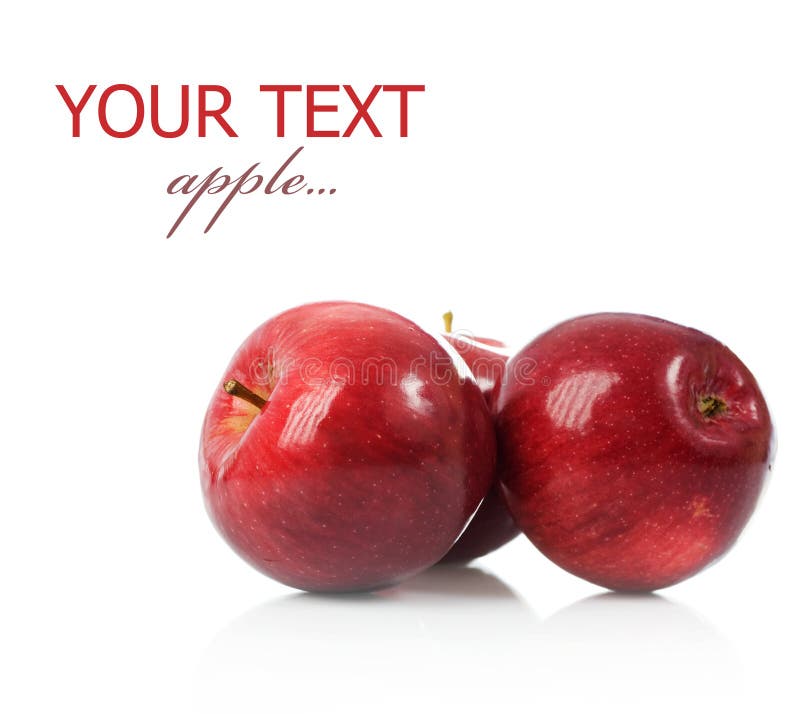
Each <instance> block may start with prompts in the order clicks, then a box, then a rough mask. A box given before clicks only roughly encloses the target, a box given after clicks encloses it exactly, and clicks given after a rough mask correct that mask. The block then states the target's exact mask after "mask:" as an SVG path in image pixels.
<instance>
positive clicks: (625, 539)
mask: <svg viewBox="0 0 800 714" xmlns="http://www.w3.org/2000/svg"><path fill="white" fill-rule="evenodd" d="M521 360H527V361H528V364H531V363H535V364H536V367H535V370H534V371H533V376H534V379H535V383H534V384H530V383H528V382H527V381H524V380H521V379H515V378H514V376H513V375H514V374H515V373H516V372H517V371H518V370H517V368H516V365H517V364H519V363H520V361H521ZM531 361H532V362H531ZM507 370H508V371H509V377H508V379H507V380H506V382H505V384H504V385H503V386H502V387H501V388H498V390H497V392H498V397H497V411H498V417H497V432H498V448H499V469H500V475H501V481H502V484H503V489H504V493H505V496H506V500H507V502H508V505H509V508H510V509H511V512H512V514H513V516H514V518H515V520H516V522H517V523H518V525H519V526H520V527H521V528H522V531H523V532H524V533H525V534H526V535H527V536H528V538H530V540H531V541H532V542H533V543H534V545H536V546H537V547H538V548H539V549H540V550H541V551H542V552H543V553H544V554H545V555H546V556H547V557H548V558H550V559H551V560H553V561H554V562H555V563H557V564H558V565H560V566H561V567H563V568H565V569H566V570H568V571H569V572H571V573H574V574H575V575H578V576H580V577H582V578H585V579H586V580H589V581H591V582H593V583H596V584H598V585H602V586H604V587H607V588H611V589H616V590H633V591H637V590H639V591H641V590H645V591H646V590H655V589H658V588H663V587H666V586H668V585H672V584H674V583H677V582H679V581H681V580H683V579H685V578H688V577H689V576H691V575H693V574H695V573H697V572H698V571H699V570H701V569H702V568H704V567H705V566H707V565H708V564H709V563H711V562H712V561H714V560H716V559H717V558H719V557H720V556H722V555H723V554H724V553H725V552H726V551H727V550H728V549H729V548H730V547H731V546H732V545H733V543H734V542H735V540H736V538H737V537H738V535H739V534H740V533H741V531H742V529H743V527H744V526H745V524H746V522H747V520H748V519H749V517H750V515H751V514H752V512H753V509H754V507H755V505H756V501H757V499H758V496H759V493H760V492H761V490H762V487H763V484H764V481H765V477H766V475H767V472H768V470H769V469H770V468H771V460H772V451H773V448H772V444H773V438H772V424H771V420H770V415H769V412H768V410H767V405H766V403H765V401H764V397H763V396H762V394H761V391H760V390H759V387H758V385H757V383H756V381H755V379H754V378H753V375H752V374H751V373H750V372H749V371H748V369H747V368H746V367H745V366H744V365H743V364H742V362H741V361H740V360H739V359H738V358H737V357H736V356H735V355H734V354H733V353H732V352H731V351H730V350H729V349H728V348H727V347H725V346H724V345H722V344H721V343H720V342H718V341H717V340H715V339H713V338H712V337H709V336H708V335H706V334H703V333H701V332H699V331H697V330H693V329H690V328H686V327H682V326H679V325H676V324H673V323H670V322H666V321H664V320H660V319H657V318H653V317H647V316H642V315H629V314H598V315H588V316H585V317H579V318H576V319H574V320H569V321H567V322H564V323H562V324H560V325H558V326H556V327H554V328H553V329H551V330H550V331H548V332H546V333H544V334H543V335H541V336H540V337H538V338H536V339H535V340H533V341H532V342H531V343H530V344H528V345H527V346H526V347H525V348H524V349H522V350H521V351H520V352H519V353H518V354H517V355H515V356H514V357H513V358H512V359H511V360H510V362H509V364H508V365H507ZM523 382H524V383H523ZM709 394H713V395H716V396H718V397H720V398H721V399H723V400H724V402H725V403H726V404H727V407H728V408H727V410H726V411H725V412H724V413H719V414H717V415H716V416H714V417H707V416H704V415H703V413H702V412H701V411H700V408H699V406H698V399H699V397H701V396H704V395H709Z"/></svg>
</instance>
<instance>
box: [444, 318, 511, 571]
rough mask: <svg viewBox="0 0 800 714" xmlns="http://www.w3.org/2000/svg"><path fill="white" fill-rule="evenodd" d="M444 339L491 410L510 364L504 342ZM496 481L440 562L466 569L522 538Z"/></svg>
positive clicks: (457, 337) (458, 336)
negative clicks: (477, 559)
mask: <svg viewBox="0 0 800 714" xmlns="http://www.w3.org/2000/svg"><path fill="white" fill-rule="evenodd" d="M443 337H444V338H445V339H446V340H447V341H448V342H449V343H450V344H451V345H452V346H453V347H454V348H455V350H456V351H457V352H458V353H459V354H460V355H461V357H462V358H463V359H464V361H465V362H466V363H467V366H468V367H469V368H470V371H471V372H472V374H473V376H474V377H475V379H476V381H477V383H478V386H479V387H480V388H481V392H482V393H483V397H484V399H485V400H486V403H487V405H488V406H489V410H490V411H491V410H492V406H493V402H494V396H493V395H494V388H495V385H496V384H497V383H498V382H499V381H500V380H501V379H502V377H503V373H504V372H505V366H506V362H507V361H508V350H507V348H506V346H505V344H503V343H502V342H499V341H498V340H495V339H492V338H486V337H471V336H465V335H463V334H460V333H457V332H456V333H450V332H448V333H445V334H444V335H443ZM519 532H520V531H519V528H517V525H516V523H514V519H513V518H512V517H511V513H510V512H509V510H508V507H507V506H506V502H505V498H504V497H503V493H502V490H501V488H500V481H499V480H498V479H497V478H495V480H494V482H493V483H492V487H491V489H489V493H488V494H487V495H486V498H484V499H483V503H481V505H480V507H479V508H478V510H477V512H476V513H475V515H474V516H473V518H472V520H471V521H470V522H469V525H468V526H467V529H466V530H465V531H464V532H463V533H462V534H461V536H460V537H459V539H458V540H457V541H456V542H455V544H454V545H453V547H452V548H451V549H450V550H449V551H448V552H447V555H445V556H444V558H442V559H441V560H440V561H439V562H440V563H442V564H444V565H463V564H465V563H469V562H470V561H471V560H475V558H481V557H483V556H484V555H488V554H489V553H491V552H492V551H495V550H497V549H498V548H500V547H502V546H504V545H505V544H506V543H508V542H509V541H511V540H513V539H514V538H516V537H517V536H518V535H519Z"/></svg>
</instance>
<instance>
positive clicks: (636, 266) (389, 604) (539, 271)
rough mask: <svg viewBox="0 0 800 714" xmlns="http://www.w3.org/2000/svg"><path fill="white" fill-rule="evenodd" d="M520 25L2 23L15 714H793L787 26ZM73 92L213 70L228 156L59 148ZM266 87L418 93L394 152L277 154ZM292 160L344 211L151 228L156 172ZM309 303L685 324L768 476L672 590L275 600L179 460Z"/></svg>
mask: <svg viewBox="0 0 800 714" xmlns="http://www.w3.org/2000/svg"><path fill="white" fill-rule="evenodd" d="M504 5H507V7H505V9H504V7H503V6H504ZM526 6H529V7H530V9H529V10H528V13H527V16H524V17H522V16H519V17H518V16H515V14H514V13H515V11H516V10H515V8H517V7H518V5H517V4H511V3H508V4H501V5H498V6H496V7H495V6H488V5H485V4H474V5H473V4H469V3H462V4H459V5H458V6H456V5H452V6H451V9H449V10H444V9H441V10H437V9H436V8H435V4H433V3H430V2H426V3H415V2H407V3H403V4H401V5H395V6H391V7H388V6H386V7H384V6H381V5H374V4H373V5H369V6H366V5H364V6H361V7H355V6H354V7H353V8H350V9H346V8H345V7H344V6H343V5H342V4H339V3H333V4H332V3H324V4H323V3H303V4H302V5H295V6H292V5H289V6H287V5H285V4H283V5H281V6H280V7H278V6H275V7H273V6H271V5H268V4H265V3H262V4H261V5H260V6H259V8H260V10H259V12H258V13H257V14H255V15H254V14H252V13H253V10H252V9H248V8H252V5H251V4H249V3H248V4H245V3H239V4H237V3H227V4H226V5H224V6H222V5H219V4H212V3H191V4H178V3H157V4H153V5H152V6H149V5H148V4H147V3H139V4H137V5H136V6H135V7H132V8H126V9H125V10H124V15H123V10H121V9H120V10H110V9H109V6H108V5H105V4H103V5H98V6H97V7H92V6H91V5H89V4H87V3H80V2H75V3H66V4H63V3H58V4H56V3H39V4H36V5H24V4H19V3H18V4H16V5H14V6H13V7H11V9H6V11H5V16H4V22H3V28H2V30H0V33H2V42H0V59H2V62H3V66H4V67H5V71H4V82H3V92H4V98H3V112H2V113H1V114H0V122H2V124H1V125H0V128H2V134H0V136H1V137H2V138H0V141H2V147H1V148H2V156H3V162H4V167H3V171H2V172H1V173H0V191H2V196H3V209H2V214H1V215H2V218H1V219H0V220H2V225H3V239H2V242H1V243H0V299H1V300H2V303H1V304H2V306H3V308H2V309H3V325H4V333H5V337H4V340H3V343H4V348H3V350H2V353H0V361H1V362H2V365H1V366H2V375H3V380H4V387H3V397H4V398H3V401H2V407H1V409H2V413H0V420H1V422H0V428H1V429H2V434H3V440H2V444H3V466H2V469H3V476H4V478H3V483H4V489H3V498H2V499H0V543H2V550H3V553H2V559H3V572H4V578H3V580H4V585H3V590H2V609H1V610H0V623H1V629H0V633H2V636H0V657H2V663H0V664H1V666H2V670H1V671H2V672H3V675H4V676H3V680H4V682H3V685H2V687H0V706H2V709H3V710H4V711H11V712H26V711H33V712H52V711H80V712H109V711H114V712H125V711H132V712H133V711H135V712H142V711H159V712H161V711H164V712H175V711H183V710H187V711H214V712H220V711H231V712H233V711H236V712H249V711H301V712H320V711H325V712H327V711H348V712H374V711H400V710H404V711H408V710H413V711H433V710H436V709H439V710H448V711H451V710H452V711H484V710H488V711H492V712H501V711H504V710H507V709H508V710H510V709H511V708H512V707H513V709H514V711H517V710H522V709H526V710H527V709H531V710H533V709H534V707H535V706H537V705H541V704H545V705H546V707H545V710H547V711H571V710H574V711H578V710H594V711H615V712H627V711H631V712H633V711H637V712H638V711H642V710H652V711H670V710H675V709H679V710H681V711H705V710H713V711H723V710H724V711H729V712H736V711H753V710H754V709H755V708H758V709H759V710H763V711H767V710H769V711H776V712H780V711H796V710H797V707H798V704H800V701H798V695H797V687H796V662H797V641H798V637H800V626H798V618H797V614H796V613H797V606H796V592H797V586H798V575H797V543H798V536H797V516H796V504H797V503H798V500H800V486H799V485H798V480H797V478H796V474H797V473H798V469H799V468H800V463H798V452H797V446H796V442H797V439H796V433H797V429H798V417H797V409H796V404H797V403H798V398H800V395H799V394H798V379H797V355H798V337H797V317H796V306H797V303H798V300H797V298H798V289H797V276H796V272H797V260H796V248H795V246H796V243H797V238H798V229H800V214H799V213H798V210H797V206H798V196H799V194H798V190H799V189H800V172H798V159H800V138H798V137H800V130H798V127H800V93H798V79H800V76H799V75H800V43H798V42H797V37H798V36H800V17H799V16H798V8H797V5H796V4H795V3H791V2H733V3H732V2H724V3H723V2H718V3H712V2H671V3H641V2H603V3H597V2H583V3H580V2H564V3H528V4H527V5H526ZM117 12H118V13H119V17H118V19H112V17H111V16H112V15H114V14H115V13H117ZM90 82H96V83H98V84H100V85H101V87H102V86H104V85H107V84H111V83H117V82H131V83H133V84H135V85H136V86H138V87H140V88H144V89H146V87H147V86H148V85H149V84H150V83H151V82H158V83H160V85H161V86H162V87H163V88H165V89H166V88H169V87H172V88H176V87H177V85H178V84H180V83H181V82H189V83H193V84H196V83H202V82H205V83H222V84H225V85H226V86H228V87H229V88H230V89H231V91H232V93H233V95H234V105H233V107H232V109H231V115H230V116H231V118H232V119H234V120H235V125H236V128H237V130H238V131H239V133H240V138H239V139H237V140H232V139H228V138H226V137H224V136H219V135H218V134H216V133H215V134H214V135H213V136H209V138H207V139H198V138H197V137H195V138H191V137H187V138H184V139H178V140H174V141H167V140H159V139H155V138H152V137H148V136H146V135H145V136H137V137H135V138H133V139H130V140H126V141H123V140H112V139H108V138H105V137H103V136H101V135H99V133H98V131H97V129H96V126H95V128H94V129H92V128H91V125H87V127H86V130H85V135H84V136H83V137H82V138H81V139H72V138H70V136H69V130H70V124H69V115H68V114H67V112H66V109H65V107H64V106H63V103H62V102H61V100H60V98H59V96H58V94H57V92H56V90H55V88H54V86H53V85H55V84H56V83H65V84H67V85H68V87H69V88H70V89H71V90H72V91H73V92H78V91H79V90H80V89H82V87H83V86H85V85H86V84H88V83H90ZM268 82H298V83H303V84H307V83H315V82H319V83H327V82H330V83H351V84H353V85H354V86H355V87H357V88H358V89H359V91H360V93H361V94H362V95H365V94H366V92H367V91H368V90H369V88H370V87H371V86H372V84H374V83H390V82H401V83H406V82H407V83H417V82H421V83H425V84H426V86H427V90H426V92H425V94H424V96H415V97H412V98H411V102H410V112H409V119H410V125H409V126H410V130H409V134H410V135H409V137H408V139H406V140H402V141H401V140H399V139H397V138H393V137H390V136H387V137H386V138H385V139H383V140H377V139H373V138H371V137H370V136H369V135H365V134H364V132H363V129H364V127H363V126H362V127H360V130H359V131H358V132H357V135H355V136H354V137H353V138H352V139H348V140H344V139H342V140H325V139H319V140H313V141H306V142H303V141H302V137H300V136H299V135H298V134H297V132H296V131H294V134H293V135H289V134H288V133H287V138H286V139H285V140H283V141H278V140H276V139H274V138H271V131H270V130H271V128H272V123H271V120H272V110H273V107H274V105H273V104H271V103H269V102H267V101H265V98H264V97H263V96H260V95H259V92H258V85H259V84H262V83H268ZM98 91H99V90H98ZM92 106H94V105H92ZM346 115H347V113H346V114H345V116H346ZM384 118H385V121H386V122H387V126H390V125H391V117H390V116H388V115H387V116H385V117H384ZM294 126H295V127H296V126H297V125H296V124H295V125H294ZM301 143H304V144H305V146H306V149H305V150H304V151H305V155H304V165H303V168H304V170H306V172H307V173H308V175H309V176H310V177H311V176H314V177H318V178H319V182H320V183H321V184H322V185H325V182H328V184H329V185H335V186H336V187H337V189H338V192H337V194H336V196H334V197H313V198H306V197H297V198H291V199H287V198H280V197H271V198H269V199H266V198H261V199H257V198H255V197H252V198H251V197H246V200H245V198H242V199H239V200H237V202H234V204H233V205H232V206H231V207H230V209H229V210H228V211H227V212H226V213H225V214H224V215H223V218H222V219H220V222H219V223H218V225H217V226H216V227H215V228H214V229H213V230H212V232H211V233H209V234H208V235H207V236H206V237H202V236H201V230H202V227H203V225H204V224H205V221H206V220H207V219H208V216H209V215H210V213H211V211H210V210H209V208H210V205H207V206H206V207H205V208H203V209H202V210H198V211H197V214H196V215H192V217H191V219H187V222H186V223H185V225H184V227H182V228H181V229H180V230H179V231H178V233H176V235H175V236H174V237H173V238H172V239H171V240H169V241H166V240H164V238H163V236H164V234H165V233H166V230H167V229H168V227H169V225H170V224H171V223H172V221H173V220H174V219H175V217H176V216H177V214H178V212H179V211H180V209H181V208H182V204H181V202H180V201H179V200H177V199H174V198H173V197H169V196H167V195H166V194H165V190H164V189H165V187H166V184H167V183H168V182H169V181H170V180H171V179H172V178H174V177H175V176H177V175H179V174H181V173H185V172H189V171H197V172H202V171H205V172H208V171H210V170H211V169H212V168H214V167H216V166H218V165H224V166H226V167H228V168H230V169H231V171H237V170H238V171H241V170H243V169H244V168H246V167H247V166H249V165H250V164H252V163H253V162H255V161H259V160H260V161H262V162H263V164H262V165H263V168H265V169H267V168H269V167H272V168H273V169H274V168H276V167H277V165H278V164H280V163H281V162H282V161H283V160H284V158H285V157H286V156H287V155H288V153H290V152H291V150H293V149H294V148H296V146H299V145H300V144H301ZM332 297H345V298H350V299H358V300H364V301H367V302H372V303H375V304H380V305H384V306H387V307H392V308H394V309H396V310H398V311H400V312H403V313H406V314H408V315H409V316H411V317H414V318H416V319H418V320H419V321H420V322H421V323H422V324H424V325H426V326H427V327H428V328H429V329H432V330H434V329H437V328H438V316H439V315H440V314H441V313H442V312H443V311H444V310H445V309H446V308H452V309H453V310H455V311H456V326H457V327H461V328H469V329H472V330H473V331H474V332H476V333H480V334H486V335H493V336H495V337H498V338H505V339H506V340H507V341H509V342H510V343H512V344H516V345H521V344H522V343H523V342H524V341H526V340H527V339H529V338H531V337H533V336H534V335H535V334H536V333H538V332H539V331H541V330H542V329H544V328H546V327H548V326H549V325H550V324H552V323H553V322H555V321H557V320H560V319H564V318H567V317H570V316H572V315H575V314H578V313H582V312H593V311H598V310H609V309H612V310H615V309H617V310H630V311H639V312H649V313H654V314H657V315H660V316H663V317H666V318H670V319H673V320H676V321H679V322H683V323H687V324H691V325H693V326H695V327H699V328H701V329H704V330H706V331H708V332H710V333H711V334H713V335H715V336H716V337H718V338H720V339H722V340H723V341H725V342H726V343H728V344H729V346H731V347H732V348H733V349H734V351H736V352H737V353H738V354H739V355H740V357H742V359H743V360H744V361H745V362H746V363H747V364H748V365H749V366H750V367H751V369H752V370H753V371H754V373H755V374H756V375H757V376H758V377H759V380H760V382H761V384H762V387H763V388H764V391H765V393H766V394H767V397H768V399H769V401H770V404H771V407H772V411H773V416H774V420H775V422H776V424H777V427H778V432H779V441H780V445H779V451H778V459H777V465H776V469H775V471H774V476H773V480H772V483H771V485H770V488H769V490H768V492H767V493H766V496H765V498H764V500H763V503H762V504H761V507H760V509H759V511H758V512H757V514H756V516H755V517H754V519H753V522H752V523H751V525H750V527H749V528H748V530H747V531H746V533H745V534H744V536H743V538H742V540H741V542H740V543H739V545H738V546H737V547H736V548H735V550H734V551H733V552H732V553H731V554H730V555H729V556H728V557H727V558H726V559H724V560H723V561H722V562H721V563H720V564H718V565H716V566H714V567H713V568H712V569H710V570H709V571H707V572H705V573H703V574H701V575H700V576H698V577H696V578H695V579H693V580H690V581H688V582H686V583H685V584H682V585H679V586H676V587H674V588H672V589H670V590H667V591H664V592H663V593H662V594H660V595H659V596H657V597H651V598H638V599H631V598H624V597H618V596H611V595H602V591H600V590H598V589H597V588H594V587H592V586H590V585H587V584H585V583H582V582H580V581H579V580H577V579H575V578H573V577H571V576H569V575H567V574H565V573H563V572H561V571H559V570H558V569H557V568H556V567H555V566H553V565H551V564H549V563H548V562H547V561H546V560H545V559H544V558H543V557H542V556H540V555H539V554H538V553H536V552H535V550H534V549H533V548H532V547H530V546H529V545H528V544H527V543H526V542H524V541H523V540H521V539H520V540H517V541H516V542H514V543H513V544H512V545H511V546H509V547H508V548H506V549H504V550H502V551H500V552H498V553H496V554H494V555H492V556H490V557H488V558H486V559H485V560H484V561H481V562H479V563H477V567H476V569H474V570H469V571H465V572H458V571H455V572H453V571H444V572H441V573H439V572H434V573H431V574H427V575H425V576H423V577H421V578H418V579H417V580H414V581H411V582H409V583H407V584H405V585H403V586H401V587H399V588H397V589H395V590H392V591H389V592H386V593H380V594H377V595H374V596H363V597H354V598H322V597H318V596H310V595H302V594H297V593H294V592H293V591H290V590H289V589H287V588H283V587H282V586H280V585H277V584H275V583H273V582H270V581H269V580H267V579H265V578H263V577H262V576H260V575H259V574H257V573H256V572H254V571H252V570H250V569H249V568H248V567H247V566H246V565H244V564H243V563H242V562H240V561H239V560H238V559H237V558H236V556H234V555H233V554H232V552H230V551H229V549H228V548H227V546H226V545H225V544H224V543H223V542H222V541H221V539H220V538H219V537H218V536H217V535H216V533H215V532H214V531H213V530H212V528H211V526H210V524H209V522H208V519H207V517H206V515H205V513H204V512H203V508H202V503H201V498H200V493H199V486H198V478H197V473H196V465H195V453H196V448H197V438H198V433H199V427H200V422H201V420H202V416H203V413H204V410H205V407H206V404H207V400H208V398H209V396H210V390H211V389H212V388H213V386H214V384H215V382H216V380H217V379H218V378H219V377H220V375H221V372H222V369H223V368H224V366H225V364H226V363H227V361H228V359H229V357H230V355H231V354H232V352H233V350H234V349H235V347H236V346H237V345H238V344H239V342H240V341H241V340H242V339H243V338H244V337H245V336H246V334H247V333H248V332H249V331H250V330H251V329H252V328H253V327H255V325H257V324H258V323H259V322H260V321H262V320H263V319H265V318H266V317H268V316H270V315H271V314H274V313H276V312H278V311H279V310H281V309H283V308H285V307H289V306H291V305H293V304H296V303H300V302H306V301H310V300H314V299H322V298H332Z"/></svg>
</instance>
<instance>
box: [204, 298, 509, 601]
mask: <svg viewBox="0 0 800 714" xmlns="http://www.w3.org/2000/svg"><path fill="white" fill-rule="evenodd" d="M456 370H457V368H456V365H455V364H454V362H453V360H452V359H451V357H450V356H449V355H448V354H447V352H446V350H445V348H444V347H443V346H442V345H441V344H439V343H438V342H437V341H436V340H435V339H434V338H433V337H432V336H430V335H428V334H426V333H425V332H423V331H422V330H421V329H420V328H419V327H417V326H416V325H415V324H413V323H412V322H410V321H408V320H406V319H405V318H402V317H400V316H399V315H396V314H395V313H392V312H389V311H387V310H383V309H380V308H377V307H371V306H369V305H361V304H355V303H345V302H329V303H317V304H311V305H304V306H302V307H298V308H295V309H292V310H288V311H287V312H284V313H282V314H280V315H278V316H277V317H274V318H273V319H271V320H269V321H267V322H265V323H264V324H263V325H261V326H260V327H259V328H257V329H256V330H255V332H253V334H252V335H250V337H248V339H247V340H246V341H245V342H244V344H243V345H242V346H241V347H240V348H239V351H238V352H237V353H236V355H235V356H234V358H233V360H232V362H231V363H230V365H229V366H228V368H227V369H226V370H225V373H224V374H223V377H222V380H221V382H220V385H219V387H218V388H217V389H216V391H215V393H214V396H213V398H212V400H211V404H210V405H209V408H208V412H207V414H206V418H205V422H204V424H203V431H202V439H201V446H200V472H201V480H202V486H203V493H204V496H205V502H206V506H207V509H208V512H209V514H210V515H211V518H212V520H213V522H214V524H215V525H216V526H217V528H218V530H219V531H220V533H221V534H222V535H223V536H224V538H225V539H226V540H227V541H228V543H229V544H230V545H231V546H232V547H233V549H234V550H235V551H236V552H237V553H239V555H241V556H242V557H243V558H244V559H245V560H247V561H248V562H249V563H250V564H252V565H253V566H255V567H256V568H258V569H259V570H261V571H262V572H264V573H266V574H267V575H270V576H272V577H273V578H275V579H277V580H279V581H281V582H283V583H286V584H287V585H291V586H294V587H297V588H302V589H306V590H320V591H352V590H367V589H373V588H379V587H383V586H387V585H390V584H392V583H395V582H397V581H399V580H401V579H403V578H407V577H409V576H411V575H414V574H415V573H417V572H419V571H421V570H423V569H425V568H426V567H428V566H429V565H431V564H433V563H435V562H436V561H437V560H439V559H440V558H441V557H442V556H443V555H444V554H445V553H446V552H447V550H448V549H449V548H450V546H451V545H452V544H453V542H454V541H455V539H456V538H457V537H458V534H459V533H460V532H461V530H462V529H463V528H464V525H465V524H466V522H467V520H468V519H469V517H470V516H471V515H472V514H473V513H474V511H475V509H476V508H477V507H478V505H479V503H480V502H481V499H482V498H483V497H484V496H485V495H486V492H487V491H488V489H489V486H490V483H491V480H492V478H493V474H494V467H495V453H496V447H495V437H494V431H493V426H492V422H491V418H490V416H489V412H488V409H487V407H486V404H485V402H484V400H483V397H482V396H481V392H480V390H479V389H478V387H477V385H476V384H475V382H474V381H472V380H471V379H470V378H466V379H465V378H464V375H463V374H462V375H459V374H458V373H457V371H456ZM223 386H224V389H223Z"/></svg>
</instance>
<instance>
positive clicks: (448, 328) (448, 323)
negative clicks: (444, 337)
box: [442, 310, 453, 332]
mask: <svg viewBox="0 0 800 714" xmlns="http://www.w3.org/2000/svg"><path fill="white" fill-rule="evenodd" d="M442 319H443V320H444V331H445V332H452V331H453V312H452V310H448V311H447V312H446V313H445V314H444V315H442Z"/></svg>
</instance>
